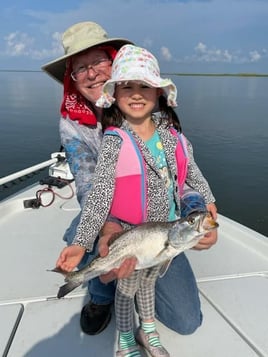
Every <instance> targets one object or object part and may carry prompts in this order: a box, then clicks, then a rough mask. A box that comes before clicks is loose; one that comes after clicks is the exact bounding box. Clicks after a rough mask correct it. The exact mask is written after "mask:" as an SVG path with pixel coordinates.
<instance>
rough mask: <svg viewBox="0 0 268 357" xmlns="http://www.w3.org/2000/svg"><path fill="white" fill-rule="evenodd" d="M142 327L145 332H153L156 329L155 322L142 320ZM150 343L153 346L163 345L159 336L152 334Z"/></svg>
mask: <svg viewBox="0 0 268 357" xmlns="http://www.w3.org/2000/svg"><path fill="white" fill-rule="evenodd" d="M141 328H142V329H143V331H144V332H145V333H151V332H155V331H156V326H155V322H154V321H153V322H141ZM149 344H150V345H151V346H153V347H161V346H162V345H161V343H160V341H159V337H158V336H152V337H150V338H149Z"/></svg>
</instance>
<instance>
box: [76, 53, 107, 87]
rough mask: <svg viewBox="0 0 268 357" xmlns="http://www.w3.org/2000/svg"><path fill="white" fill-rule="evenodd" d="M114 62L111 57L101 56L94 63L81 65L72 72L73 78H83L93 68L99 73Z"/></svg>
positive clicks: (77, 79)
mask: <svg viewBox="0 0 268 357" xmlns="http://www.w3.org/2000/svg"><path fill="white" fill-rule="evenodd" d="M111 64H112V60H111V59H109V58H100V59H98V60H96V61H95V62H94V63H92V64H89V65H88V66H81V67H79V68H78V69H77V70H76V71H73V72H72V73H71V77H72V79H73V80H74V81H75V82H77V81H79V80H81V79H84V78H85V76H86V75H87V73H88V71H89V70H90V69H92V70H93V71H94V72H96V73H99V72H101V71H103V70H104V69H106V68H107V67H108V66H109V65H111Z"/></svg>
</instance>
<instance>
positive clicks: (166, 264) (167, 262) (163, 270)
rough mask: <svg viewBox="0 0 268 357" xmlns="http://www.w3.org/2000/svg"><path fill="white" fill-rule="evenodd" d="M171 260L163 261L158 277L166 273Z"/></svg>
mask: <svg viewBox="0 0 268 357" xmlns="http://www.w3.org/2000/svg"><path fill="white" fill-rule="evenodd" d="M172 260H173V259H169V260H167V261H165V263H164V264H163V265H162V266H161V268H160V270H159V278H163V276H164V275H165V274H166V272H167V270H168V268H169V266H170V264H171V262H172Z"/></svg>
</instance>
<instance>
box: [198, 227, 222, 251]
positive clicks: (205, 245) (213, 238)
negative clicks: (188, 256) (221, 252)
mask: <svg viewBox="0 0 268 357" xmlns="http://www.w3.org/2000/svg"><path fill="white" fill-rule="evenodd" d="M217 239H218V232H217V229H215V230H214V231H211V232H209V233H207V234H206V235H205V236H204V238H202V239H200V241H199V242H198V243H197V244H196V245H195V246H194V247H193V249H196V250H203V249H209V248H210V247H211V246H213V245H214V244H215V243H216V242H217Z"/></svg>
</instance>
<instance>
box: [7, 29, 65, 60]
mask: <svg viewBox="0 0 268 357" xmlns="http://www.w3.org/2000/svg"><path fill="white" fill-rule="evenodd" d="M51 37H52V42H51V48H47V49H46V48H42V49H37V48H35V40H34V38H33V37H30V36H29V35H28V34H26V33H23V32H12V33H9V34H8V35H7V36H5V37H4V41H5V50H4V52H2V53H4V54H5V55H6V56H12V57H22V56H24V57H29V58H31V59H38V60H41V59H45V58H48V57H53V56H60V55H62V54H63V49H62V45H61V33H59V32H55V33H53V34H52V36H51Z"/></svg>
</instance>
